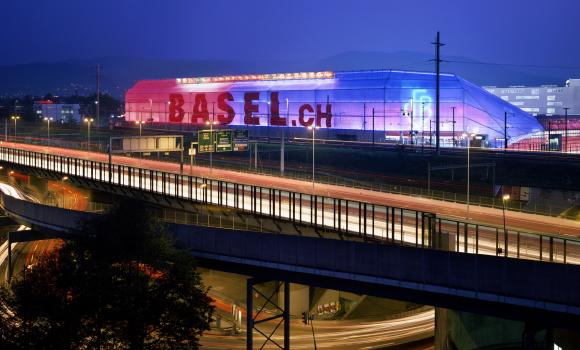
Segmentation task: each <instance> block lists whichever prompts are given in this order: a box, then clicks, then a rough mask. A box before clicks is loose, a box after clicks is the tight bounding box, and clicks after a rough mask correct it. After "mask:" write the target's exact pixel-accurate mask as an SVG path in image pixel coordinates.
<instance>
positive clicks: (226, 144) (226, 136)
mask: <svg viewBox="0 0 580 350" xmlns="http://www.w3.org/2000/svg"><path fill="white" fill-rule="evenodd" d="M214 132H215V140H216V152H231V151H233V150H234V147H233V134H232V130H216V131H214Z"/></svg>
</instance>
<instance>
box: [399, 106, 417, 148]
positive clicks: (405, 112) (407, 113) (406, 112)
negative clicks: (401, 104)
mask: <svg viewBox="0 0 580 350" xmlns="http://www.w3.org/2000/svg"><path fill="white" fill-rule="evenodd" d="M409 104H410V107H411V108H410V110H406V109H404V108H402V109H401V112H402V113H403V116H405V117H411V132H410V133H409V136H410V138H411V144H414V142H413V136H414V135H413V99H411V102H410V103H409Z"/></svg>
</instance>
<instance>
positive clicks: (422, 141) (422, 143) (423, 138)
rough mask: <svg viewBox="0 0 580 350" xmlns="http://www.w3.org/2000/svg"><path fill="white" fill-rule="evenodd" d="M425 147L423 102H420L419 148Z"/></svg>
mask: <svg viewBox="0 0 580 350" xmlns="http://www.w3.org/2000/svg"><path fill="white" fill-rule="evenodd" d="M424 147H425V102H421V150H423V148H424Z"/></svg>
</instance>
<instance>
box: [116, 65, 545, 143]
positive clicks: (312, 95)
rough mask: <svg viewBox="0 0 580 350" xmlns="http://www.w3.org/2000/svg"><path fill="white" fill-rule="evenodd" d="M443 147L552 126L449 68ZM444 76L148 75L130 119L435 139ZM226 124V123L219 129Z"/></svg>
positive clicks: (269, 131)
mask: <svg viewBox="0 0 580 350" xmlns="http://www.w3.org/2000/svg"><path fill="white" fill-rule="evenodd" d="M440 84H441V85H440V86H441V104H440V106H441V107H440V116H441V117H440V120H441V124H440V128H441V144H442V145H443V146H446V147H450V146H453V142H454V140H455V142H456V144H462V143H463V142H464V141H462V140H463V135H465V134H472V135H473V134H475V135H477V136H475V137H474V139H477V140H478V144H479V145H481V146H485V147H503V144H504V135H505V134H504V130H505V129H504V122H505V120H504V117H505V115H506V113H507V135H508V142H509V143H510V144H511V143H512V142H516V141H518V140H522V139H525V138H526V135H529V134H532V133H534V132H538V131H541V130H543V128H542V126H541V125H540V123H539V122H538V121H537V120H536V118H535V117H533V116H531V115H529V114H528V113H526V112H524V111H522V110H521V109H519V108H517V107H515V106H513V105H511V104H509V103H507V102H505V101H503V100H502V99H500V98H499V97H497V96H494V95H492V94H491V93H489V92H488V91H486V90H484V89H483V88H481V87H479V86H476V85H474V84H472V83H470V82H468V81H466V80H464V79H463V78H461V77H459V76H457V75H454V74H441V83H440ZM434 96H435V75H434V74H433V73H425V72H409V71H397V70H379V71H357V72H336V73H334V72H311V73H289V74H262V75H241V76H223V77H205V78H177V79H167V80H143V81H139V82H137V83H136V84H135V85H134V86H133V87H132V88H131V89H129V90H128V91H127V94H126V98H125V119H126V120H127V121H130V122H132V121H145V122H150V123H169V124H176V125H180V126H181V127H182V128H183V126H184V125H188V126H192V129H195V128H199V127H205V125H206V124H207V123H208V122H214V124H219V125H221V126H222V127H224V128H225V127H232V128H238V127H244V128H248V129H249V130H250V133H251V134H252V135H253V136H270V137H278V136H279V135H280V132H281V130H284V132H285V134H286V136H287V137H303V136H305V135H307V133H308V130H307V129H306V128H307V127H309V126H312V125H313V124H314V125H316V126H317V127H320V130H319V131H318V132H317V134H316V136H317V138H326V139H340V140H356V141H373V142H377V143H380V142H391V143H406V144H410V143H412V144H425V145H429V144H434V143H435V136H434V132H435V125H434V124H435V97H434ZM218 127H220V126H218Z"/></svg>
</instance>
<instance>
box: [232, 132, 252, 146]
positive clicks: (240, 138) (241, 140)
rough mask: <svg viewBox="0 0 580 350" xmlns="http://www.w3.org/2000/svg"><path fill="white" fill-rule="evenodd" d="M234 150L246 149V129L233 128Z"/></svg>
mask: <svg viewBox="0 0 580 350" xmlns="http://www.w3.org/2000/svg"><path fill="white" fill-rule="evenodd" d="M232 143H233V146H234V151H246V150H247V149H248V143H249V133H248V130H247V129H245V130H239V129H236V130H234V138H233V142H232Z"/></svg>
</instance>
